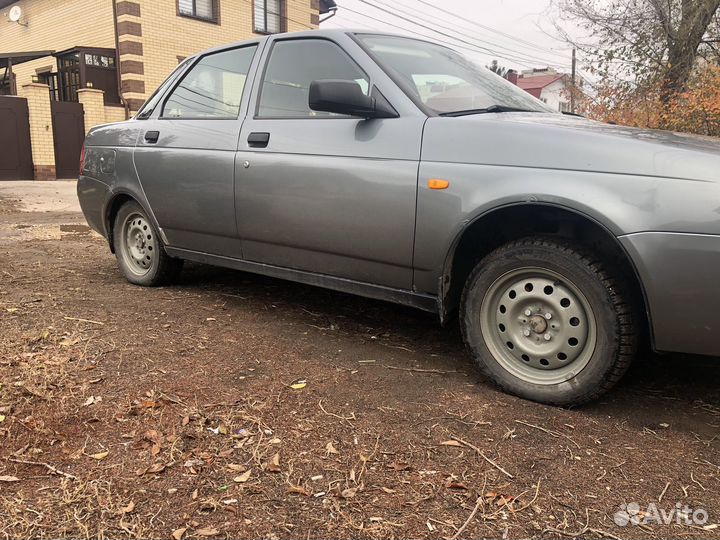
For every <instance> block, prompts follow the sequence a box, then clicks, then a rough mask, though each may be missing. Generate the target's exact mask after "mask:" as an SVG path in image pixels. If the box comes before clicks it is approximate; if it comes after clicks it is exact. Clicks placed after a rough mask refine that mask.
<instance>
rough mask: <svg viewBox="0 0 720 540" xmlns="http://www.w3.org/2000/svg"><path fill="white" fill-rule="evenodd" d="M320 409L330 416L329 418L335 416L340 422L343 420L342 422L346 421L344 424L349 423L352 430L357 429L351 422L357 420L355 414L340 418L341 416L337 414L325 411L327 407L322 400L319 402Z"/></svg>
mask: <svg viewBox="0 0 720 540" xmlns="http://www.w3.org/2000/svg"><path fill="white" fill-rule="evenodd" d="M318 407H320V410H321V411H322V412H324V413H325V414H326V415H328V416H333V417H335V418H338V419H340V420H342V421H344V422H347V423H348V424H350V427H351V428H353V429H355V426H354V425H353V424H352V423H351V422H350V420H357V418H355V413H350V416H340V415H339V414H335V413H331V412H328V411H326V410H325V407H323V404H322V399H321V400H320V401H319V402H318Z"/></svg>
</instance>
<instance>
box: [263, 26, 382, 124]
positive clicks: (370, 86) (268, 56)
mask: <svg viewBox="0 0 720 540" xmlns="http://www.w3.org/2000/svg"><path fill="white" fill-rule="evenodd" d="M288 41H327V42H329V43H332V44H333V45H335V46H336V47H338V48H339V49H340V50H341V51H342V53H343V54H344V55H345V56H347V57H348V59H349V60H350V61H351V62H352V63H353V64H354V65H355V66H356V67H357V68H358V71H360V73H363V74H364V75H365V77H367V80H368V94H370V95H371V94H372V92H373V89H375V83H374V81H373V79H372V78H371V77H370V74H369V73H368V72H366V71H365V70H364V69H363V67H362V66H361V65H360V64H358V63H357V62H356V61H355V59H354V58H353V57H352V56H351V55H350V53H348V52H347V51H346V50H345V48H344V47H343V46H342V45H341V44H340V43H338V42H337V41H335V40H334V39H330V38H328V37H324V36H317V37H315V36H312V37H308V36H304V37H289V38H284V39H276V40H274V41H273V42H272V44H271V45H270V49H269V50H268V51H267V53H266V55H265V65H263V69H262V72H261V73H260V77H259V79H258V85H257V91H256V94H257V95H256V96H255V110H254V111H253V120H361V119H360V118H358V117H356V116H341V115H337V116H260V101H261V100H262V94H263V85H264V84H265V75H267V70H268V67H269V66H270V60H272V54H273V51H274V50H275V46H276V45H277V44H278V43H285V42H288ZM378 91H380V89H379V88H378ZM385 99H387V98H385ZM388 102H389V101H388ZM390 105H391V106H392V103H391V104H390Z"/></svg>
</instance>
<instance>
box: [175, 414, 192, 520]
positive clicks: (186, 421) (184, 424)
mask: <svg viewBox="0 0 720 540" xmlns="http://www.w3.org/2000/svg"><path fill="white" fill-rule="evenodd" d="M189 423H190V417H189V416H183V419H182V425H183V426H187V425H188V424H189ZM180 530H182V531H183V532H185V529H178V531H180Z"/></svg>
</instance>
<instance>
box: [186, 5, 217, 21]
mask: <svg viewBox="0 0 720 540" xmlns="http://www.w3.org/2000/svg"><path fill="white" fill-rule="evenodd" d="M178 13H180V15H186V16H189V17H197V18H199V19H207V20H209V21H216V20H217V0H178Z"/></svg>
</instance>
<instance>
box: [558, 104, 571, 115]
mask: <svg viewBox="0 0 720 540" xmlns="http://www.w3.org/2000/svg"><path fill="white" fill-rule="evenodd" d="M558 111H560V112H561V113H565V112H570V104H569V103H566V102H564V101H561V102H560V103H559V104H558Z"/></svg>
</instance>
